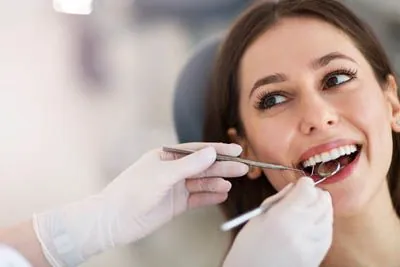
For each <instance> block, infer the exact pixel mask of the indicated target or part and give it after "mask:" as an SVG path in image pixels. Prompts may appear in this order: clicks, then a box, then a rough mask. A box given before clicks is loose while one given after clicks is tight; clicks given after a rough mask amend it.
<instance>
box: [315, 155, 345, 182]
mask: <svg viewBox="0 0 400 267" xmlns="http://www.w3.org/2000/svg"><path fill="white" fill-rule="evenodd" d="M314 169H315V168H314V166H313V168H312V171H311V176H313V175H314ZM341 169H342V165H341V164H340V162H339V161H338V160H333V161H329V162H322V163H321V164H319V166H318V168H317V172H316V174H317V175H318V176H319V177H321V179H319V180H318V181H316V182H315V185H317V184H319V183H322V182H323V181H325V180H326V179H328V178H329V177H331V176H333V175H335V174H337V173H338V172H339V171H340V170H341Z"/></svg>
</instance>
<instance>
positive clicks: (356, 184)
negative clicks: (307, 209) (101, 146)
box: [205, 0, 400, 266]
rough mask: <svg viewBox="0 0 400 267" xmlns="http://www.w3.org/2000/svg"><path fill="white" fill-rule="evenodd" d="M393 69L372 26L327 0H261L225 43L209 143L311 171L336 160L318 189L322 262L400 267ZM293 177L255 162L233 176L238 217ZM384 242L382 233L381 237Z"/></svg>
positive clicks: (230, 203) (233, 208) (231, 205)
mask: <svg viewBox="0 0 400 267" xmlns="http://www.w3.org/2000/svg"><path fill="white" fill-rule="evenodd" d="M397 92H398V90H397V83H396V79H395V77H394V71H393V69H392V68H391V66H390V63H389V60H388V58H387V56H386V54H385V52H384V51H383V48H382V47H381V45H380V43H379V41H378V40H377V38H376V37H375V35H374V34H373V32H372V30H371V29H370V27H369V26H368V25H366V24H365V23H363V22H362V21H361V20H360V19H358V18H357V17H356V16H355V15H354V14H353V13H352V12H351V11H350V10H349V9H348V8H346V7H345V6H344V5H342V4H341V3H339V2H338V1H333V0H301V1H300V0H282V1H279V2H277V3H269V2H264V1H262V2H261V3H258V4H257V5H255V6H253V7H251V8H250V9H249V10H247V11H246V12H245V13H244V14H243V15H242V16H241V17H240V18H239V19H238V21H237V22H236V23H235V25H234V26H233V28H232V29H231V31H230V32H229V34H228V36H227V38H226V40H225V41H224V44H223V45H222V47H221V51H220V54H219V58H218V61H217V63H216V69H215V72H214V81H213V85H212V90H211V91H210V95H209V97H208V98H207V99H209V103H208V109H207V116H206V123H205V140H206V141H213V142H232V141H233V142H236V143H239V144H240V145H242V147H243V148H244V153H243V156H244V157H246V158H249V159H253V160H259V161H265V162H274V163H277V164H282V165H285V166H294V167H300V168H303V169H304V170H305V171H306V172H308V173H310V168H313V167H314V168H315V167H318V166H319V164H320V163H321V162H325V163H326V165H327V166H328V164H329V163H330V162H332V161H339V162H340V163H341V165H342V169H341V170H340V171H339V172H338V173H337V174H336V175H334V176H332V177H331V178H329V179H327V180H326V181H324V182H322V183H321V184H319V185H318V186H319V187H321V188H322V189H324V190H327V191H329V193H330V194H331V196H332V201H333V206H334V216H335V221H334V237H333V244H332V246H331V249H330V251H329V253H328V255H327V257H326V258H325V261H324V263H323V266H398V262H400V258H399V254H398V252H397V248H398V247H399V246H400V220H399V214H400V188H399V182H398V181H399V171H400V168H399V153H400V147H399V144H400V142H399V140H400V139H399V134H398V133H399V132H400V103H399V98H398V95H397ZM296 179H298V177H295V176H294V175H293V176H282V175H281V174H280V173H279V172H277V171H271V170H261V169H257V168H253V169H252V170H251V171H250V172H249V173H248V175H247V176H245V177H242V178H241V179H238V180H234V181H232V184H233V187H232V190H231V192H230V194H229V198H228V200H227V201H226V203H224V204H223V209H224V211H225V212H226V214H227V216H228V217H234V216H236V215H238V214H240V213H243V212H246V211H248V210H250V209H252V208H254V207H256V206H258V205H259V204H260V203H261V202H262V201H263V200H264V199H265V198H266V197H268V196H271V195H272V194H274V193H276V192H277V191H280V190H281V189H282V188H284V187H285V186H286V185H287V184H288V183H290V182H295V181H296ZM385 238H387V239H386V241H383V240H385Z"/></svg>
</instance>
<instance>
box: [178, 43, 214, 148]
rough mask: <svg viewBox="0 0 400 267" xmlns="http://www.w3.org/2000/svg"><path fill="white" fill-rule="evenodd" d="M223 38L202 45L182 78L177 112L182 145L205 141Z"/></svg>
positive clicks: (179, 84) (179, 85)
mask: <svg viewBox="0 0 400 267" xmlns="http://www.w3.org/2000/svg"><path fill="white" fill-rule="evenodd" d="M221 38H222V37H221V36H217V37H214V38H212V39H209V40H207V41H206V42H204V43H202V44H201V45H200V46H199V47H198V49H196V50H195V52H194V54H193V55H192V57H191V58H190V59H189V60H188V62H187V63H186V65H185V66H184V68H183V70H182V71H181V73H180V75H179V77H178V81H177V85H176V91H175V95H174V103H173V112H174V123H175V129H176V132H177V137H178V141H179V142H180V143H185V142H198V141H202V133H203V121H204V105H205V98H206V91H207V88H208V87H209V84H210V78H211V72H212V68H213V66H214V60H215V57H216V53H217V50H218V47H219V44H220V42H221Z"/></svg>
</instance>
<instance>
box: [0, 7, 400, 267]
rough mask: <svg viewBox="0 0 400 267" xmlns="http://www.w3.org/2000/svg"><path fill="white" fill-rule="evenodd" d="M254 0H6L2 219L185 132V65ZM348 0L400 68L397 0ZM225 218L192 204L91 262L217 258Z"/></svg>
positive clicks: (79, 188) (74, 189)
mask: <svg viewBox="0 0 400 267" xmlns="http://www.w3.org/2000/svg"><path fill="white" fill-rule="evenodd" d="M68 1H69V2H70V3H72V2H76V3H78V2H79V1H72V0H67V1H66V2H68ZM80 2H81V3H83V2H85V1H84V0H81V1H80ZM87 2H88V3H90V1H87ZM251 2H252V0H97V1H96V0H94V1H93V11H92V12H91V14H90V15H83V14H64V13H60V12H56V11H55V10H54V8H53V3H52V1H50V0H35V1H22V0H13V1H0V48H1V49H0V123H1V128H0V177H1V178H0V179H1V186H0V210H1V215H0V226H7V225H9V224H12V223H15V222H17V221H20V220H23V219H26V218H28V217H29V216H30V215H31V214H32V212H34V211H40V210H44V209H47V208H51V207H55V206H58V205H61V204H62V203H66V202H69V201H73V200H76V199H80V198H82V197H84V196H87V195H88V194H91V193H94V192H97V191H98V190H100V189H101V188H103V187H104V186H105V185H106V184H107V183H108V182H110V181H111V180H112V179H113V177H115V176H116V175H118V174H119V173H120V172H121V171H122V170H123V169H124V168H126V167H127V166H128V165H130V164H131V163H132V162H134V161H135V160H136V159H137V158H138V157H139V156H140V155H141V154H142V153H144V152H145V151H147V150H149V149H151V148H154V147H158V146H160V145H163V144H173V143H176V142H178V139H177V136H176V132H175V129H174V123H173V112H172V110H173V109H172V103H173V93H174V90H175V86H176V82H177V78H178V76H179V73H180V71H181V70H182V68H183V67H184V65H185V63H186V61H187V60H188V59H189V57H190V56H191V55H192V54H193V51H195V50H196V48H197V47H198V46H199V45H200V44H201V43H202V42H204V41H207V40H208V39H210V38H212V37H213V36H216V35H219V34H221V33H223V32H224V31H225V30H226V29H227V28H228V26H229V25H230V23H231V22H232V20H233V19H234V18H235V17H236V15H237V14H238V13H239V12H240V11H241V10H243V9H244V8H245V7H246V6H248V5H249V4H250V3H251ZM346 2H348V4H349V5H350V6H351V7H352V8H353V9H354V10H355V11H356V12H357V13H359V14H360V15H361V16H362V17H363V18H365V19H366V20H367V21H368V22H369V23H371V25H372V26H373V27H374V28H375V30H376V31H377V33H378V35H379V36H380V37H381V39H382V41H383V43H384V45H385V47H386V48H387V51H388V52H389V54H390V57H391V59H392V62H393V64H394V65H395V67H396V69H397V70H398V71H399V70H400V45H399V44H400V1H397V0H382V1H374V0H349V1H346ZM61 6H62V4H60V3H58V4H57V5H56V7H57V8H60V7H61ZM86 11H87V10H86ZM84 13H85V12H84ZM222 220H223V217H222V215H221V214H220V212H219V211H218V209H217V208H206V209H199V210H196V211H192V212H190V213H188V214H185V215H184V216H182V217H180V218H178V219H177V220H176V221H174V222H173V223H170V224H169V225H167V226H166V227H164V228H163V229H161V230H160V231H158V232H156V233H155V234H153V235H151V236H150V237H148V238H146V239H144V240H142V241H141V242H139V243H138V244H135V245H132V246H129V247H126V248H121V249H116V250H114V251H110V252H109V253H106V254H104V255H101V256H98V257H95V258H93V259H92V260H91V261H90V262H88V263H86V264H85V265H84V266H122V267H123V266H143V267H158V266H175V267H180V266H192V267H213V266H215V267H217V266H219V263H220V261H221V259H222V257H223V254H224V252H225V251H226V248H227V246H228V244H229V238H228V236H227V235H225V234H223V233H220V232H219V230H218V226H219V224H220V223H221V222H222Z"/></svg>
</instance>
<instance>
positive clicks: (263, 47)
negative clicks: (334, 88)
mask: <svg viewBox="0 0 400 267" xmlns="http://www.w3.org/2000/svg"><path fill="white" fill-rule="evenodd" d="M332 52H340V53H343V54H346V55H347V56H350V57H352V58H354V59H356V60H357V61H358V60H359V59H360V58H362V57H363V56H362V54H361V53H360V52H359V50H358V49H357V48H356V47H355V45H354V43H353V42H352V40H351V39H350V38H349V37H348V36H347V35H346V34H345V33H344V32H342V31H341V30H339V29H338V28H336V27H335V26H333V25H331V24H329V23H327V22H324V21H322V20H319V19H315V18H285V19H282V20H281V21H279V22H278V23H277V24H276V25H274V26H273V27H272V28H271V29H269V30H267V31H266V32H264V33H263V34H262V35H261V36H260V37H258V38H257V39H256V40H255V41H254V42H253V43H252V44H251V45H250V46H249V47H248V48H247V50H246V52H245V53H244V55H243V57H242V60H241V64H240V71H241V74H242V75H243V74H246V73H248V71H247V70H250V72H251V73H253V74H254V75H257V73H256V72H257V71H262V73H264V74H265V72H268V73H269V72H288V71H289V72H290V71H291V70H297V71H298V70H299V69H298V68H299V67H300V66H304V67H305V66H306V65H307V64H309V63H310V61H311V60H313V59H315V58H317V57H321V56H323V55H326V54H329V53H332ZM244 70H246V71H244ZM258 74H261V73H258ZM242 78H245V77H242Z"/></svg>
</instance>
